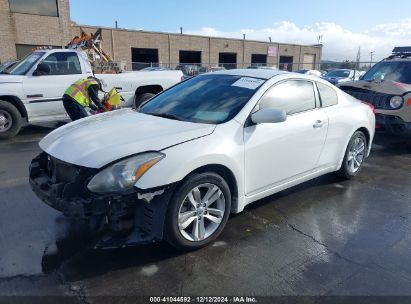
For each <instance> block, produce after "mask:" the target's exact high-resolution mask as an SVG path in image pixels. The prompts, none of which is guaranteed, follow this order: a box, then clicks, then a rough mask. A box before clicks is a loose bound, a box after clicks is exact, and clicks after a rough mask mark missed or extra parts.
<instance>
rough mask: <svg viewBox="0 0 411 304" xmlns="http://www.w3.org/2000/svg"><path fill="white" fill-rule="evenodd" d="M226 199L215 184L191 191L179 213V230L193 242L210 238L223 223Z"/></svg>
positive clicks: (200, 186)
mask: <svg viewBox="0 0 411 304" xmlns="http://www.w3.org/2000/svg"><path fill="white" fill-rule="evenodd" d="M225 209H226V202H225V197H224V194H223V192H222V191H221V189H220V188H219V187H218V186H216V185H214V184H202V185H199V186H196V187H195V188H193V189H191V190H190V191H189V193H188V194H187V196H186V197H185V199H184V200H183V201H182V203H181V206H180V210H179V212H178V229H179V231H180V233H181V235H182V236H183V237H184V238H185V239H187V240H189V241H191V242H201V241H203V240H205V239H207V238H208V237H210V236H211V235H212V234H213V233H214V232H215V231H216V230H217V229H218V227H219V226H220V224H221V223H222V221H223V218H224V214H225Z"/></svg>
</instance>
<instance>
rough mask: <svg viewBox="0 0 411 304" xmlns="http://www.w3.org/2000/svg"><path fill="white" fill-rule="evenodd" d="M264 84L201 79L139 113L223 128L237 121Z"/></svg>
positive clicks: (174, 89) (253, 80)
mask: <svg viewBox="0 0 411 304" xmlns="http://www.w3.org/2000/svg"><path fill="white" fill-rule="evenodd" d="M265 81H266V80H264V79H258V78H251V77H242V76H234V75H201V76H197V77H194V78H191V79H189V80H186V81H184V82H182V83H180V84H178V85H176V86H174V87H172V88H171V89H169V90H167V91H164V92H163V93H161V94H160V95H158V96H156V97H154V98H152V99H151V100H150V101H149V102H148V103H146V104H145V105H143V106H142V107H141V108H140V112H142V113H145V114H150V115H154V116H160V117H165V118H170V119H176V120H182V121H189V122H197V123H208V124H220V123H224V122H227V121H229V120H231V119H232V118H234V116H235V115H237V114H238V112H240V110H241V109H242V108H243V107H244V105H245V104H246V103H247V102H248V101H249V100H250V98H251V97H252V96H253V95H254V93H255V92H256V91H257V90H258V88H259V87H260V86H261V85H262V84H263V83H264V82H265Z"/></svg>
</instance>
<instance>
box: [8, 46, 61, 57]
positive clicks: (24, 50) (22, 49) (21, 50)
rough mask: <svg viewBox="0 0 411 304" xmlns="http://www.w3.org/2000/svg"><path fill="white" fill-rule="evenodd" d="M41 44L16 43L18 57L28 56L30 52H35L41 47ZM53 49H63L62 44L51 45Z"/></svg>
mask: <svg viewBox="0 0 411 304" xmlns="http://www.w3.org/2000/svg"><path fill="white" fill-rule="evenodd" d="M40 46H41V45H33V44H16V53H17V59H19V60H21V59H23V58H24V57H26V56H27V55H28V54H30V53H31V52H33V51H34V50H35V49H36V48H38V47H40ZM51 47H52V48H53V49H61V46H51Z"/></svg>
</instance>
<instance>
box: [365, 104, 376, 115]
mask: <svg viewBox="0 0 411 304" xmlns="http://www.w3.org/2000/svg"><path fill="white" fill-rule="evenodd" d="M362 103H363V104H365V105H367V106H369V107H370V108H371V111H372V112H373V113H374V114H375V107H374V106H373V105H372V104H370V103H369V102H366V101H363V102H362Z"/></svg>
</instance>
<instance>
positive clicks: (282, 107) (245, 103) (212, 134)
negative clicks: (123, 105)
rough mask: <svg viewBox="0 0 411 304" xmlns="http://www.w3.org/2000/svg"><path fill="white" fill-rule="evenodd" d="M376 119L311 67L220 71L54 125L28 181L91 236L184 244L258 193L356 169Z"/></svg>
mask: <svg viewBox="0 0 411 304" xmlns="http://www.w3.org/2000/svg"><path fill="white" fill-rule="evenodd" d="M374 131H375V117H374V113H373V109H372V107H371V106H369V105H367V104H364V103H362V102H360V101H358V100H356V99H354V98H352V97H350V96H349V95H347V94H345V93H344V92H342V91H340V90H339V89H338V88H336V87H334V86H332V85H330V84H329V83H327V82H326V81H324V80H322V79H319V78H317V77H312V76H306V75H301V74H294V73H287V72H279V71H275V70H258V69H257V70H250V69H248V70H230V71H221V72H215V73H211V74H203V75H200V76H197V77H194V78H191V79H188V80H186V81H184V82H182V83H180V84H178V85H176V86H174V87H172V88H170V89H168V90H166V91H164V92H162V93H160V94H159V95H157V96H155V97H154V98H152V99H151V100H149V101H148V102H147V103H145V104H144V105H143V106H141V108H140V109H138V110H137V111H136V110H132V109H124V110H119V111H114V112H110V113H106V114H101V115H96V116H94V117H90V118H86V119H83V120H80V121H76V122H74V123H70V124H68V125H66V126H64V127H61V128H59V129H57V130H55V131H54V132H52V133H50V134H49V135H48V136H46V137H45V138H44V139H43V140H42V141H41V142H40V147H41V149H42V150H43V152H42V153H41V154H40V155H39V156H38V157H36V158H35V159H34V160H33V161H32V164H31V166H30V183H31V185H32V188H33V190H34V191H35V193H36V194H37V195H38V196H39V197H40V198H41V199H42V200H43V201H44V202H46V203H47V204H48V205H50V206H52V207H53V208H55V209H57V210H60V211H61V212H63V213H64V214H65V215H66V216H68V217H73V218H79V219H82V220H85V221H87V222H88V223H89V225H90V226H91V227H92V228H94V229H99V230H102V232H104V233H105V234H104V236H103V237H101V238H100V240H99V242H98V243H97V244H96V246H97V247H99V248H108V247H123V246H127V245H133V244H141V243H149V242H154V241H160V240H162V239H165V240H167V241H168V242H169V243H171V244H172V245H174V246H176V247H177V248H180V249H184V250H191V249H196V248H199V247H202V246H204V245H206V244H209V243H210V242H212V241H214V240H215V239H216V238H217V237H218V235H219V234H220V233H221V231H222V230H223V228H224V226H225V225H226V223H227V220H228V217H229V215H230V213H239V212H241V211H243V209H244V207H245V206H246V205H248V204H250V203H252V202H254V201H256V200H259V199H261V198H264V197H266V196H269V195H272V194H274V193H276V192H279V191H281V190H284V189H287V188H289V187H292V186H295V185H297V184H300V183H302V182H305V181H307V180H310V179H313V178H315V177H318V176H320V175H323V174H326V173H330V172H335V171H337V172H339V173H340V175H342V176H343V177H345V178H352V177H354V176H356V175H357V174H359V172H360V171H361V168H362V165H363V162H364V160H365V159H366V157H367V156H368V155H369V153H370V149H371V143H372V140H373V137H374Z"/></svg>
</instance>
